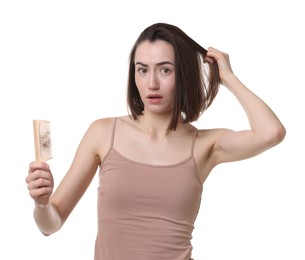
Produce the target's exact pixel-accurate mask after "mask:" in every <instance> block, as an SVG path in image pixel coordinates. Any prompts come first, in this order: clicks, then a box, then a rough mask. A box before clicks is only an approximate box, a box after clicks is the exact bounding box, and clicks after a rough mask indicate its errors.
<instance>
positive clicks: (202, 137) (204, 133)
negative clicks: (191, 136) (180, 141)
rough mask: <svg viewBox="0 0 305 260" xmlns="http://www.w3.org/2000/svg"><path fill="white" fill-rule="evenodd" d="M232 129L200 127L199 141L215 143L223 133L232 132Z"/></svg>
mask: <svg viewBox="0 0 305 260" xmlns="http://www.w3.org/2000/svg"><path fill="white" fill-rule="evenodd" d="M231 131H232V130H230V129H226V128H215V129H198V137H197V139H198V142H200V143H201V142H204V143H205V142H208V143H215V141H216V140H217V139H218V138H219V137H220V136H221V135H223V134H225V133H228V132H231Z"/></svg>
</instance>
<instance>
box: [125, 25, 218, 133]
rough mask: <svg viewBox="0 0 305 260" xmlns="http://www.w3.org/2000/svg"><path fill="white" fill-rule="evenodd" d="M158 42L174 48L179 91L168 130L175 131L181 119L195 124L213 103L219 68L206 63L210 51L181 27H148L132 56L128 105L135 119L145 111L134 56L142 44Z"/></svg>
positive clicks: (136, 43) (177, 89) (134, 47)
mask: <svg viewBox="0 0 305 260" xmlns="http://www.w3.org/2000/svg"><path fill="white" fill-rule="evenodd" d="M157 40H163V41H166V42H168V43H170V44H171V45H172V46H173V48H174V54H175V71H176V79H175V82H176V88H175V97H174V106H173V111H172V117H171V121H170V124H169V126H168V129H169V130H175V129H176V128H177V125H178V122H179V120H180V119H181V117H182V120H183V123H189V122H193V121H195V120H197V119H198V118H199V116H200V115H201V113H202V112H203V111H205V110H206V109H207V108H208V107H209V106H210V105H211V104H212V102H213V100H214V98H215V96H216V94H217V92H218V89H219V84H220V78H219V72H218V66H217V63H216V62H214V63H213V64H210V63H207V62H206V60H205V56H206V54H207V50H206V49H204V48H203V47H201V46H200V45H199V44H198V43H196V42H195V41H194V40H193V39H191V38H190V37H189V36H188V35H187V34H185V33H184V32H183V31H182V30H181V29H180V28H178V27H176V26H174V25H170V24H166V23H156V24H153V25H151V26H149V27H147V28H146V29H145V30H144V31H143V32H142V33H141V34H140V36H139V37H138V39H137V41H136V42H135V44H134V46H133V48H132V50H131V53H130V63H129V75H128V86H127V104H128V107H129V110H130V112H131V115H132V117H133V119H135V120H137V118H138V116H139V115H142V114H143V110H144V104H143V102H142V100H141V97H140V94H139V92H138V89H137V86H136V83H135V64H134V58H135V53H136V50H137V47H138V46H139V44H141V43H142V42H143V41H150V42H155V41H157ZM205 64H208V65H207V66H208V70H207V71H205V70H204V66H205Z"/></svg>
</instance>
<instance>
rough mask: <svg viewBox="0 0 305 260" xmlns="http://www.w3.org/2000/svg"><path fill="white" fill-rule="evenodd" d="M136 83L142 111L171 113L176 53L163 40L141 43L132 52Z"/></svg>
mask: <svg viewBox="0 0 305 260" xmlns="http://www.w3.org/2000/svg"><path fill="white" fill-rule="evenodd" d="M134 62H135V82H136V85H137V88H138V91H139V93H140V96H141V99H142V102H143V104H144V112H148V111H150V112H153V113H158V114H170V113H171V111H172V108H173V103H174V91H175V54H174V49H173V46H172V45H171V44H169V43H168V42H166V41H162V40H157V41H155V42H149V41H144V42H142V43H141V44H140V45H139V46H138V48H137V50H136V52H135V60H134Z"/></svg>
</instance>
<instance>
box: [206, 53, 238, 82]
mask: <svg viewBox="0 0 305 260" xmlns="http://www.w3.org/2000/svg"><path fill="white" fill-rule="evenodd" d="M206 60H207V61H208V62H210V63H211V64H213V63H214V62H215V61H216V62H217V65H218V69H219V74H220V77H221V79H223V78H224V77H225V76H226V75H229V74H232V73H233V70H232V68H231V64H230V58H229V55H228V54H227V53H224V52H221V51H220V50H217V49H215V48H213V47H209V48H208V50H207V56H206Z"/></svg>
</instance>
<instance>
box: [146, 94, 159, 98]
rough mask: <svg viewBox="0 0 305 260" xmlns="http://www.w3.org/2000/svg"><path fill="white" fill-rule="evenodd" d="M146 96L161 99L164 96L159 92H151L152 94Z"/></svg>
mask: <svg viewBox="0 0 305 260" xmlns="http://www.w3.org/2000/svg"><path fill="white" fill-rule="evenodd" d="M146 98H148V99H160V98H163V97H162V96H161V95H158V94H150V95H147V96H146Z"/></svg>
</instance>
